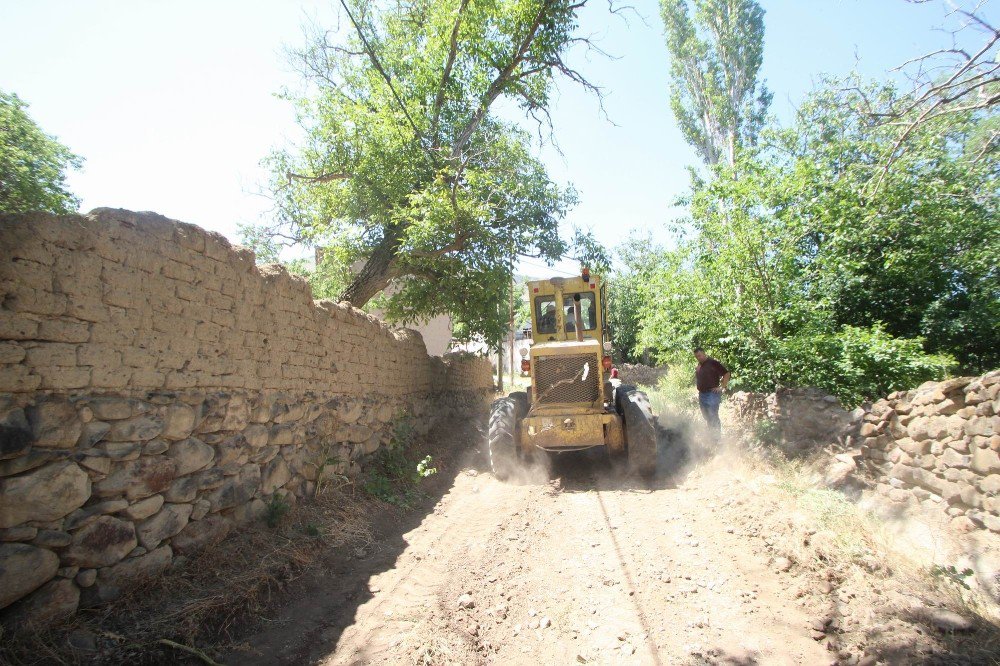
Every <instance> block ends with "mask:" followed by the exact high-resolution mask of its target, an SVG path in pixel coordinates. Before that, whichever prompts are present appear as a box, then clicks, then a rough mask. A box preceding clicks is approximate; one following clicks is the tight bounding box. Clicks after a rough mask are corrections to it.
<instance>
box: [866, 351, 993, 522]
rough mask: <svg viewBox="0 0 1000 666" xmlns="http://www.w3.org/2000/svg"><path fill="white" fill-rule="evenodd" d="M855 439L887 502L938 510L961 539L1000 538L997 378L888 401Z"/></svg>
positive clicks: (962, 381) (933, 386) (943, 385)
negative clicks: (968, 534)
mask: <svg viewBox="0 0 1000 666" xmlns="http://www.w3.org/2000/svg"><path fill="white" fill-rule="evenodd" d="M859 434H860V435H861V437H862V438H863V439H862V442H863V446H862V448H861V451H862V454H863V456H864V458H865V459H867V460H868V461H870V466H871V467H872V468H874V469H875V470H878V471H879V472H880V481H881V482H882V486H883V490H884V491H885V492H886V494H888V495H889V497H890V498H891V499H892V500H894V501H897V502H908V501H914V500H915V501H919V502H921V503H922V504H923V505H924V506H928V507H935V506H936V507H940V508H941V509H942V510H944V511H946V512H947V513H948V515H949V516H951V517H952V518H951V522H952V525H953V527H955V528H956V529H958V530H960V531H969V530H973V529H977V528H984V527H985V528H988V529H989V530H991V531H993V532H1000V370H996V371H993V372H990V373H987V374H985V375H983V376H982V377H977V378H973V377H958V378H955V379H949V380H947V381H943V382H928V383H926V384H923V385H921V386H920V387H919V388H917V389H914V390H912V391H906V392H899V393H892V394H890V395H889V396H888V397H887V398H885V399H884V400H879V401H878V402H876V403H875V404H873V405H872V406H871V409H870V410H868V412H867V413H866V414H865V415H864V419H863V423H862V425H861V430H860V433H859Z"/></svg>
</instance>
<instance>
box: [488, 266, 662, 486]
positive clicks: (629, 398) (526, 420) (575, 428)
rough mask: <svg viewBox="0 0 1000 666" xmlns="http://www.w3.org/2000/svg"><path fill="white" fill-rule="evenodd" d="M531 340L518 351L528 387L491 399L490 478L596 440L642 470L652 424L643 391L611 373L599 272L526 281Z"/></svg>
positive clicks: (651, 453) (650, 453)
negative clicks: (525, 347)
mask: <svg viewBox="0 0 1000 666" xmlns="http://www.w3.org/2000/svg"><path fill="white" fill-rule="evenodd" d="M527 289H528V299H529V301H530V304H531V323H532V345H531V347H530V349H522V352H521V353H522V356H523V357H524V358H523V360H522V361H521V369H522V370H523V371H526V372H528V373H529V375H530V377H531V386H530V387H529V388H528V391H517V392H514V393H511V394H510V395H509V396H507V397H506V398H500V399H498V400H496V401H495V402H494V403H493V406H492V408H491V413H490V431H489V452H490V464H491V466H492V468H493V472H494V474H496V476H497V477H498V478H501V479H503V478H506V477H507V476H509V475H510V474H511V473H512V472H513V471H514V469H515V468H516V467H517V466H518V465H521V464H525V463H526V462H527V460H529V459H530V458H532V457H533V456H535V455H547V454H549V453H562V452H567V451H579V450H582V449H588V448H592V447H596V446H604V447H606V448H607V450H608V453H609V454H610V455H612V456H622V457H627V459H628V463H629V468H630V469H631V470H632V471H634V472H636V473H638V474H642V475H650V474H652V473H653V471H654V470H655V465H656V437H655V423H654V417H653V415H652V411H651V410H650V407H649V401H648V399H647V398H646V396H645V394H644V393H642V392H641V391H637V390H636V389H635V388H634V387H631V386H624V385H621V384H620V383H619V382H618V380H616V379H611V378H610V375H611V369H612V366H613V361H612V352H613V350H612V347H611V340H610V336H609V332H608V327H607V318H606V312H605V306H606V302H607V301H606V298H605V288H604V284H603V282H602V281H601V279H600V277H598V276H596V275H592V274H591V273H590V272H589V271H588V270H587V269H583V270H582V271H581V273H580V275H579V276H576V277H568V278H561V277H556V278H552V279H550V280H538V281H531V282H528V284H527Z"/></svg>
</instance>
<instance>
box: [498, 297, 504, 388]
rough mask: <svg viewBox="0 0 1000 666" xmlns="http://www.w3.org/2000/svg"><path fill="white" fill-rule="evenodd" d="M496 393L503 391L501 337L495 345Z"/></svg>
mask: <svg viewBox="0 0 1000 666" xmlns="http://www.w3.org/2000/svg"><path fill="white" fill-rule="evenodd" d="M500 308H501V305H500V304H499V303H497V317H500V313H501V312H502V311H501V309H500ZM497 393H503V338H500V344H499V345H497Z"/></svg>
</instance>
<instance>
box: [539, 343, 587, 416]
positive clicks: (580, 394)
mask: <svg viewBox="0 0 1000 666" xmlns="http://www.w3.org/2000/svg"><path fill="white" fill-rule="evenodd" d="M534 366H535V385H536V386H537V391H538V393H537V395H538V398H537V400H538V402H539V403H541V404H547V403H554V402H595V401H596V400H597V399H598V398H599V397H600V389H599V385H598V382H599V381H600V376H601V372H600V365H598V360H597V356H596V355H594V354H573V355H571V356H538V357H535V359H534ZM588 366H589V367H588Z"/></svg>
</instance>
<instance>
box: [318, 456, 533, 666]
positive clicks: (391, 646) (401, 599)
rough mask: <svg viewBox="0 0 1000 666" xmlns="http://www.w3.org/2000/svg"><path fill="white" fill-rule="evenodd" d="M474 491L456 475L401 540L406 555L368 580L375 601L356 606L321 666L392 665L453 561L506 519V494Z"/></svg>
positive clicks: (476, 551)
mask: <svg viewBox="0 0 1000 666" xmlns="http://www.w3.org/2000/svg"><path fill="white" fill-rule="evenodd" d="M478 488H479V483H478V482H477V481H475V480H474V479H473V478H471V477H468V476H466V475H462V476H460V477H459V478H458V479H457V480H456V484H455V486H454V487H453V489H452V490H451V491H450V492H449V493H448V495H446V496H445V498H444V499H443V501H442V503H441V505H440V508H439V509H437V510H435V511H434V512H433V513H432V514H431V515H429V516H428V517H427V519H425V520H424V521H423V523H421V525H420V527H418V528H417V529H416V530H413V531H412V532H410V533H408V534H407V535H405V539H406V540H407V542H408V544H409V545H408V547H407V549H406V551H405V552H404V553H403V554H402V555H401V556H400V557H399V558H398V559H397V561H396V565H395V567H394V568H392V569H390V570H388V571H386V572H384V573H381V574H379V575H378V576H375V577H372V578H371V580H370V582H369V587H370V589H371V591H372V592H374V593H375V595H374V597H373V598H372V599H371V600H369V601H368V602H366V603H365V604H362V605H361V606H359V607H358V610H357V614H356V616H355V623H354V624H353V625H352V626H350V627H348V628H347V629H346V630H345V631H344V633H343V635H342V636H341V637H340V640H339V641H338V643H337V648H336V653H335V654H334V655H332V656H330V657H329V658H326V659H323V660H321V661H320V663H322V664H326V665H329V666H340V665H344V664H375V663H392V662H394V660H395V659H396V658H398V657H400V656H401V655H398V654H396V655H394V653H393V651H394V650H395V649H397V648H399V647H400V646H404V645H406V644H407V642H408V639H409V636H410V634H411V633H413V632H414V631H418V630H420V629H421V627H422V626H423V625H424V624H426V622H427V621H428V620H429V614H428V611H429V610H430V609H432V608H434V607H435V606H437V605H438V599H439V597H440V594H441V589H442V587H443V586H444V585H445V584H446V582H447V580H448V578H449V576H450V575H451V574H452V572H453V569H454V566H455V564H454V562H455V561H456V560H460V561H461V560H471V559H475V558H476V557H477V556H478V555H480V554H481V550H482V549H481V544H482V543H483V542H484V541H485V540H487V538H488V536H489V535H490V534H491V533H493V532H495V531H497V530H498V529H501V527H502V525H503V523H504V521H505V520H506V519H508V518H509V510H505V509H506V504H505V500H509V499H510V494H511V493H510V492H509V491H510V490H511V489H508V488H505V487H503V486H499V485H491V486H489V487H488V488H487V489H486V490H484V491H482V492H480V491H479V489H478ZM515 494H516V492H515ZM515 508H516V505H515Z"/></svg>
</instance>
